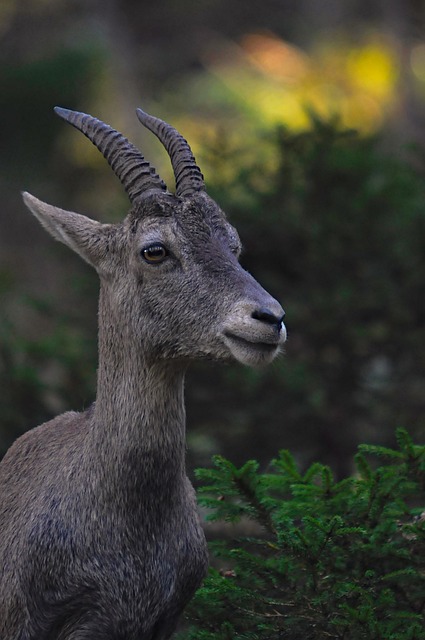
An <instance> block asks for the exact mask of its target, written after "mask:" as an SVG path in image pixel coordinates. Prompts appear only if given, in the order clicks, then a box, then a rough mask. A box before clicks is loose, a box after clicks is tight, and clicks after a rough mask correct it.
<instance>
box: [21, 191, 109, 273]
mask: <svg viewBox="0 0 425 640" xmlns="http://www.w3.org/2000/svg"><path fill="white" fill-rule="evenodd" d="M22 197H23V199H24V202H25V204H26V206H27V207H28V209H29V210H30V211H31V213H33V214H34V215H35V217H36V218H38V220H39V221H40V222H41V224H42V226H43V227H44V228H45V229H47V231H48V232H49V233H50V234H51V235H52V236H53V237H54V238H55V239H56V240H59V241H60V242H63V243H64V244H66V245H67V246H68V247H70V248H71V249H73V250H74V251H76V252H77V253H78V254H79V255H80V256H81V257H82V258H83V259H84V260H85V261H86V262H88V263H89V264H91V265H92V266H93V267H95V269H97V270H98V271H103V270H105V268H106V269H107V264H108V262H109V261H110V260H108V251H109V245H110V242H111V239H112V235H113V234H112V229H113V226H114V225H111V224H102V223H100V222H97V221H96V220H92V219H91V218H87V217H86V216H83V215H81V214H80V213H74V212H73V211H65V210H64V209H60V208H59V207H54V206H53V205H51V204H47V203H46V202H42V201H41V200H38V198H35V197H34V196H32V195H31V194H30V193H26V192H25V193H23V194H22Z"/></svg>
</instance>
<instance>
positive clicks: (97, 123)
mask: <svg viewBox="0 0 425 640" xmlns="http://www.w3.org/2000/svg"><path fill="white" fill-rule="evenodd" d="M54 110H55V113H57V115H58V116H60V117H61V118H63V119H64V120H66V122H69V124H71V125H72V126H73V127H75V128H76V129H79V131H81V132H82V133H84V135H85V136H87V138H88V139H89V140H90V141H91V142H92V143H93V144H94V145H95V146H96V147H97V148H98V149H99V151H100V152H101V153H102V154H103V156H104V157H105V159H106V160H107V161H108V163H109V164H110V166H111V168H112V170H113V172H114V173H115V175H116V176H117V177H118V178H119V179H120V181H121V184H122V185H123V187H124V189H125V190H126V192H127V194H128V197H129V198H130V201H131V202H132V203H133V204H134V203H135V202H136V201H137V199H138V198H139V196H140V195H141V194H142V193H144V192H145V191H148V189H160V190H161V191H166V190H167V187H166V185H165V183H164V182H163V181H162V180H161V178H160V177H159V175H158V174H157V173H156V170H155V169H154V167H152V166H151V165H150V164H149V162H148V161H147V160H145V158H144V156H143V155H142V154H141V152H140V151H139V150H138V149H137V148H136V147H135V146H134V145H132V144H131V142H129V141H128V140H127V138H125V137H124V136H123V135H122V134H121V133H119V132H118V131H116V130H115V129H112V127H110V126H109V125H107V124H105V123H104V122H102V121H101V120H98V119H97V118H93V116H90V115H88V114H87V113H81V112H79V111H70V110H69V109H62V108H61V107H55V109H54Z"/></svg>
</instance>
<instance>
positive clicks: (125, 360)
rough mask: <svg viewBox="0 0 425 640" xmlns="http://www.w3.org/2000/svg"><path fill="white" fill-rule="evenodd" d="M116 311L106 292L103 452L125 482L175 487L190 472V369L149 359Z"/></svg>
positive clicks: (99, 432) (100, 418) (99, 407)
mask: <svg viewBox="0 0 425 640" xmlns="http://www.w3.org/2000/svg"><path fill="white" fill-rule="evenodd" d="M112 306H113V305H111V304H110V301H109V298H108V296H107V295H106V294H105V292H104V291H102V289H101V294H100V305H99V369H98V389H97V398H96V404H95V409H94V418H95V425H96V429H95V430H94V431H95V432H96V436H95V441H96V447H97V451H98V453H100V455H102V457H103V464H104V465H105V466H106V468H107V469H108V470H109V473H111V474H112V475H114V474H119V475H123V477H124V478H127V480H124V481H125V482H128V478H132V481H133V482H135V483H136V484H139V485H140V484H143V485H146V484H149V483H150V482H152V483H156V484H158V485H159V486H161V485H162V484H163V483H164V480H166V478H169V479H170V481H174V482H175V481H176V480H177V478H178V477H182V476H183V475H184V472H185V409H184V397H183V385H184V374H185V367H184V366H182V365H181V364H179V363H176V362H173V361H169V360H160V359H156V360H154V359H153V358H149V357H148V356H147V355H146V350H145V349H144V345H143V336H140V341H137V342H136V341H135V340H134V339H131V336H129V335H128V331H126V327H125V326H124V327H123V325H122V323H120V322H119V318H117V317H116V314H114V309H113V308H111V307H112ZM157 488H158V487H156V488H155V490H157Z"/></svg>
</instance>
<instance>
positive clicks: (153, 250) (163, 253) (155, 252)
mask: <svg viewBox="0 0 425 640" xmlns="http://www.w3.org/2000/svg"><path fill="white" fill-rule="evenodd" d="M167 256H168V251H167V249H166V248H165V247H164V245H163V244H160V243H158V244H151V245H150V246H149V247H146V248H145V249H142V258H143V259H144V260H146V262H149V263H150V264H158V263H159V262H162V261H163V260H164V259H165V258H166V257H167Z"/></svg>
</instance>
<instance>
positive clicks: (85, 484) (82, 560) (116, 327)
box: [0, 110, 286, 640]
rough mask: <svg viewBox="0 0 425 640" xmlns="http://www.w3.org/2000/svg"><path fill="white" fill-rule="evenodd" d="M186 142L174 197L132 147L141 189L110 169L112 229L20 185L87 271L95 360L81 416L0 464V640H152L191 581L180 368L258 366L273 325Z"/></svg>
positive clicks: (197, 555)
mask: <svg viewBox="0 0 425 640" xmlns="http://www.w3.org/2000/svg"><path fill="white" fill-rule="evenodd" d="M59 111H61V112H62V113H59V115H62V117H64V116H63V114H65V116H66V119H68V121H70V122H71V124H73V121H71V118H73V119H74V121H77V124H78V127H79V128H80V129H81V130H82V131H83V133H85V131H84V130H83V125H80V123H81V122H83V123H84V126H85V127H86V128H87V127H88V125H87V122H88V123H89V125H91V123H92V121H93V122H94V123H95V125H93V126H96V127H97V129H96V132H97V131H98V129H99V130H100V126H101V125H102V130H101V133H102V135H103V131H104V129H105V128H107V125H103V123H101V125H99V124H98V123H99V122H100V121H95V119H91V120H88V119H89V118H91V116H85V114H77V115H75V113H74V112H66V111H65V110H58V112H59ZM141 113H142V114H143V112H141ZM82 116H84V118H85V119H83V118H82ZM143 116H144V117H146V118H148V117H149V118H151V120H152V121H153V125H152V126H154V125H155V122H156V121H157V119H154V118H152V117H151V116H147V115H146V114H143ZM139 117H141V116H140V114H139ZM77 118H79V120H77ZM159 122H160V121H159ZM150 124H151V123H150ZM163 124H164V126H165V127H168V129H166V133H167V135H169V136H172V135H179V134H174V132H175V130H174V129H172V128H171V127H170V126H169V125H165V123H163ZM74 126H76V125H74ZM146 126H147V125H146ZM149 128H151V127H149ZM112 131H113V130H112ZM170 132H171V133H170ZM86 135H87V134H86ZM96 135H98V134H97V133H96ZM107 135H112V134H110V128H107ZM113 135H115V133H114V134H113ZM117 135H120V134H117ZM93 137H94V134H93ZM120 140H121V139H120ZM181 140H183V139H182V138H181V137H180V138H178V142H179V144H180V148H183V146H184V145H183V143H182V142H181ZM92 141H93V140H92ZM125 142H127V141H125V140H124V142H122V140H121V142H120V144H121V147H123V145H124V143H125ZM184 142H185V141H184ZM95 144H97V146H98V147H99V148H101V147H100V143H99V144H98V143H97V141H95ZM185 144H186V145H187V143H185ZM124 146H125V145H124ZM121 147H120V151H119V153H121ZM126 148H127V147H126ZM167 148H168V147H167ZM187 149H188V145H187V148H186V147H184V148H183V151H182V153H184V154H186V155H185V158H186V160H187V158H188V160H187V162H186V165H185V167H184V169H183V179H182V178H181V175H182V171H180V184H181V185H182V186H181V187H180V189H181V191H182V193H183V195H182V196H179V195H172V194H171V193H169V192H168V191H165V190H164V188H163V183H161V184H160V182H159V181H160V179H159V177H158V176H156V174H154V170H153V169H152V168H150V165H148V163H146V161H144V159H143V157H142V156H140V157H141V158H142V159H143V175H142V176H141V177H140V176H138V178H137V179H140V180H141V182H140V181H139V182H136V183H135V182H134V180H133V179H132V181H131V184H130V183H128V182H127V183H126V182H125V177H124V178H123V177H122V176H123V175H125V167H124V168H123V166H120V167H119V172H120V173H119V177H120V179H121V181H122V182H123V185H124V186H125V188H126V189H127V192H128V193H129V194H130V197H131V199H132V208H131V210H130V212H129V214H128V215H127V217H126V218H125V219H124V221H123V222H122V223H119V224H101V223H99V222H96V221H94V220H91V219H89V218H87V217H85V216H83V215H80V214H77V213H73V212H69V211H64V210H62V209H59V208H57V207H54V206H51V205H48V204H46V203H44V202H41V201H40V200H38V199H37V198H35V197H34V196H31V195H29V194H24V201H25V204H26V205H27V207H28V208H29V209H30V210H31V212H32V213H33V214H34V215H35V216H36V217H37V218H38V220H39V221H40V222H41V224H42V225H43V226H44V227H45V228H46V229H47V231H49V233H50V234H51V235H52V236H53V237H54V238H56V239H57V240H59V241H61V242H63V243H65V244H66V245H67V246H69V247H70V248H72V249H73V250H74V251H76V252H77V253H78V254H79V255H80V256H81V257H82V258H83V259H84V260H86V262H88V263H89V264H90V265H92V266H93V267H94V268H95V269H96V270H97V272H98V274H99V277H100V297H99V367H98V383H97V396H96V401H95V403H94V404H93V405H92V406H91V407H90V408H89V409H88V410H87V411H84V412H83V413H75V412H68V413H65V414H63V415H60V416H58V417H56V418H55V419H53V420H51V421H50V422H47V423H45V424H43V425H41V426H39V427H37V428H35V429H32V430H31V431H29V432H27V433H26V434H25V435H24V436H22V437H21V438H19V439H18V440H17V441H16V442H15V444H14V445H13V446H12V447H11V448H10V450H9V451H8V453H7V454H6V456H5V457H4V459H3V461H2V462H1V464H0V494H1V497H0V638H1V640H166V639H167V638H169V637H170V636H171V634H172V633H173V630H174V629H175V626H176V624H177V621H178V617H179V615H180V613H181V611H182V609H183V608H184V606H185V604H186V603H187V602H188V600H189V599H190V598H191V596H192V595H193V593H194V591H195V590H196V588H197V587H198V586H199V584H200V582H201V580H202V578H203V576H204V575H205V572H206V569H207V551H206V544H205V539H204V535H203V531H202V527H201V525H200V521H199V517H198V514H197V508H196V501H195V495H194V491H193V488H192V486H191V484H190V482H189V480H188V478H187V476H186V473H185V410H184V398H183V382H184V375H185V371H186V368H187V366H188V364H189V363H190V362H191V361H193V360H197V359H200V358H213V359H218V360H224V361H226V360H231V359H235V358H236V360H238V361H240V362H242V363H244V364H248V365H252V366H259V365H263V364H267V363H268V362H270V361H271V360H272V359H273V358H274V357H275V355H276V354H277V353H278V351H279V349H280V346H281V345H282V343H283V342H284V341H285V337H286V332H285V328H284V326H283V324H282V318H283V311H282V308H281V307H280V305H279V304H278V303H277V302H276V301H275V300H274V299H273V298H272V297H271V296H270V295H269V294H268V293H267V292H266V291H264V289H263V288H262V287H261V286H260V285H259V284H258V283H257V282H256V281H255V280H254V278H253V277H252V276H251V275H250V274H248V273H247V272H246V271H244V270H243V268H242V267H241V266H240V264H239V262H238V255H239V252H240V241H239V238H238V235H237V233H236V231H235V229H234V228H233V227H232V226H231V225H230V224H229V223H228V221H227V220H226V217H225V215H224V214H223V212H222V211H221V210H220V208H219V207H218V205H217V204H216V203H215V202H214V201H213V200H211V199H210V198H209V197H208V195H207V194H206V192H205V190H204V188H203V184H202V174H201V173H200V172H199V170H197V171H198V172H195V173H194V171H193V170H192V164H193V162H194V159H193V156H191V155H188V154H190V150H189V151H187ZM101 151H102V153H104V155H105V157H106V158H107V159H108V161H109V162H110V164H111V166H112V167H113V168H114V162H115V157H114V158H113V159H112V161H111V159H110V157H108V156H107V155H106V153H109V151H108V152H104V151H103V148H102V149H101ZM131 153H132V162H133V165H132V166H134V167H136V169H133V168H132V171H133V172H134V171H136V172H137V166H138V165H137V162H136V160H137V154H136V156H135V152H134V150H133V148H131ZM172 154H173V152H172V151H170V155H171V159H172V161H173V155H172ZM134 157H136V160H134ZM186 160H185V161H186ZM179 163H180V165H181V159H180V157H178V158H177V160H176V158H175V157H174V162H173V166H174V165H176V166H177V167H178V166H180V165H179ZM191 163H192V164H191ZM176 166H175V172H176V171H177V170H178V169H176ZM186 167H189V169H188V170H187V169H186ZM114 170H115V169H114ZM185 171H186V172H189V173H190V172H191V173H192V182H190V180H189V181H187V180H185V178H184V173H185ZM116 173H117V175H118V170H116ZM193 175H195V178H193ZM143 181H145V182H143ZM135 184H136V187H135ZM152 184H153V187H152ZM134 194H136V195H134ZM151 254H152V255H153V254H155V255H154V256H153V258H154V259H151V258H152V255H151Z"/></svg>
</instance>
